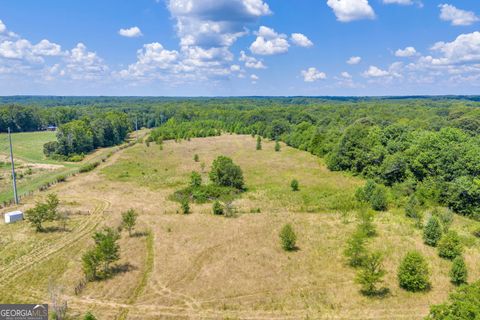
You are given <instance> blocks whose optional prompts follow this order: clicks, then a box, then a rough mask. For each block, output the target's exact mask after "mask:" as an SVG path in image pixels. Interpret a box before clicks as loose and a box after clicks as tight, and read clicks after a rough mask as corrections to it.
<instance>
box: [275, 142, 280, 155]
mask: <svg viewBox="0 0 480 320" xmlns="http://www.w3.org/2000/svg"><path fill="white" fill-rule="evenodd" d="M279 151H280V143H279V142H278V140H277V141H275V152H279Z"/></svg>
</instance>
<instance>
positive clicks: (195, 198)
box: [171, 184, 241, 203]
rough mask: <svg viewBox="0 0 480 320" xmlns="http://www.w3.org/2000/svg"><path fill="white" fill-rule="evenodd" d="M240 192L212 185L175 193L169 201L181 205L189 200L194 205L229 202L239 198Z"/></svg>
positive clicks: (189, 188) (185, 189)
mask: <svg viewBox="0 0 480 320" xmlns="http://www.w3.org/2000/svg"><path fill="white" fill-rule="evenodd" d="M240 194H241V191H240V190H238V189H235V188H231V187H222V186H217V185H214V184H209V185H202V186H198V187H192V186H190V187H187V188H184V189H181V190H178V191H176V192H175V193H174V194H173V195H172V197H171V200H173V201H177V202H180V203H182V202H183V201H185V200H189V201H192V202H195V203H206V202H209V201H215V200H221V201H224V202H225V201H229V200H232V199H234V198H235V197H237V196H239V195H240Z"/></svg>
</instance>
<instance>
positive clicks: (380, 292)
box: [360, 288, 390, 299]
mask: <svg viewBox="0 0 480 320" xmlns="http://www.w3.org/2000/svg"><path fill="white" fill-rule="evenodd" d="M360 292H361V293H362V294H363V295H364V296H366V297H369V298H375V299H384V298H387V297H388V296H390V289H389V288H380V289H377V290H375V291H373V292H367V291H364V290H360Z"/></svg>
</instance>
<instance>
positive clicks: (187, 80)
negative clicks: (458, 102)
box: [0, 0, 480, 96]
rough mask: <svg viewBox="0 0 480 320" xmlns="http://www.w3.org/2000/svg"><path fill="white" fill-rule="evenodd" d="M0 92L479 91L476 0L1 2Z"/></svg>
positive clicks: (479, 11) (479, 5)
mask: <svg viewBox="0 0 480 320" xmlns="http://www.w3.org/2000/svg"><path fill="white" fill-rule="evenodd" d="M0 21H1V22H0V95H14V94H43V95H153V96H164V95H165V96H230V95H235V96H238V95H343V96H344V95H413V94H421V95H423V94H480V90H479V88H480V32H479V27H480V1H473V0H450V1H448V0H447V1H436V0H428V1H427V0H421V1H420V0H295V1H293V0H135V1H133V0H129V1H127V0H125V1H118V0H82V1H78V0H69V1H60V0H57V1H53V0H42V1H38V0H22V1H19V0H0Z"/></svg>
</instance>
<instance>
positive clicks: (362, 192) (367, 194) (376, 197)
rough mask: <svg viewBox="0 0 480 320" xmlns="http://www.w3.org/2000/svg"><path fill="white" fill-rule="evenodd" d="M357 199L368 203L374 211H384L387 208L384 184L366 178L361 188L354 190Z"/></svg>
mask: <svg viewBox="0 0 480 320" xmlns="http://www.w3.org/2000/svg"><path fill="white" fill-rule="evenodd" d="M355 197H356V198H357V200H358V201H360V202H364V203H369V204H370V206H371V207H372V209H373V210H375V211H386V210H387V209H388V197H387V191H386V189H385V187H384V186H382V185H378V184H376V183H375V182H374V181H373V180H368V181H367V183H366V184H365V186H364V187H363V188H358V189H357V191H356V192H355Z"/></svg>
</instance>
